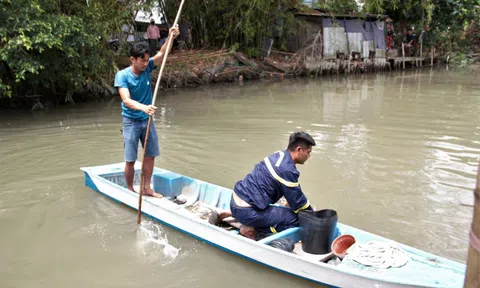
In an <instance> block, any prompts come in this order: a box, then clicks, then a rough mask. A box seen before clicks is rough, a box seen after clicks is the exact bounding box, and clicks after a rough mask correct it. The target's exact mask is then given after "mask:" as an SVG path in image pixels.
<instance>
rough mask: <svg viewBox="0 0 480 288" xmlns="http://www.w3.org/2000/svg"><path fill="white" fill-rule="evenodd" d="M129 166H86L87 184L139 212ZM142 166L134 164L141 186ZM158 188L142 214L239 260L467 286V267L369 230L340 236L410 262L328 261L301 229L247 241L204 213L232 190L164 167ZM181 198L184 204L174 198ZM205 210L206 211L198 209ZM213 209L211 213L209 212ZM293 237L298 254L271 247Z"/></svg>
mask: <svg viewBox="0 0 480 288" xmlns="http://www.w3.org/2000/svg"><path fill="white" fill-rule="evenodd" d="M124 165H125V164H124V163H117V164H110V165H104V166H94V167H84V168H81V169H82V170H83V171H84V173H85V185H86V186H88V187H90V188H91V189H93V190H95V191H97V192H100V193H102V194H104V195H106V196H108V197H110V198H111V199H114V200H116V201H118V202H120V203H123V204H125V205H127V206H128V207H131V208H133V209H135V210H136V209H137V208H138V197H139V195H138V194H137V193H134V192H132V191H129V190H128V189H126V183H125V177H124ZM140 169H141V163H140V162H137V163H136V165H135V171H136V172H135V184H137V185H138V183H139V177H140ZM152 186H153V188H154V189H155V190H156V191H157V192H159V193H162V194H163V195H164V196H165V197H163V198H161V199H159V198H153V197H147V196H144V197H143V202H142V212H143V213H144V215H148V216H150V217H151V218H153V219H155V220H156V221H159V222H160V223H162V224H164V225H167V226H170V227H173V228H175V229H177V230H179V231H181V232H183V233H185V234H188V235H190V236H192V237H194V238H197V239H200V240H202V241H204V242H206V243H208V244H210V245H213V246H215V247H218V248H220V249H223V250H225V251H227V252H230V253H232V254H234V255H237V256H239V257H243V258H246V259H248V260H251V261H253V262H257V263H259V264H263V265H266V266H268V267H271V268H274V269H276V270H278V271H281V272H284V273H288V274H291V275H294V276H297V277H301V278H304V279H308V280H310V281H313V282H316V283H321V284H323V285H327V286H331V287H463V282H464V277H465V271H466V266H465V265H464V264H461V263H458V262H455V261H451V260H448V259H445V258H442V257H438V256H436V255H433V254H430V253H427V252H424V251H421V250H418V249H415V248H412V247H409V246H406V245H403V244H400V243H397V242H394V241H392V240H389V239H386V238H383V237H380V236H377V235H374V234H371V233H368V232H366V231H363V230H360V229H356V228H354V227H350V226H347V225H345V224H342V223H338V224H337V234H338V235H341V234H351V235H353V236H354V237H355V238H356V241H357V243H367V242H369V241H373V240H375V241H379V242H382V243H386V244H389V245H392V246H395V247H398V248H400V249H401V250H402V251H403V252H405V253H406V255H408V262H407V263H406V264H405V265H403V266H402V267H399V268H387V269H385V268H376V267H372V266H366V265H362V264H360V263H359V262H357V261H355V260H353V259H348V257H346V258H345V259H344V260H343V261H341V262H339V261H327V260H329V258H331V256H332V254H331V253H330V254H326V255H313V254H308V253H305V252H303V250H302V248H301V245H300V243H298V241H299V240H300V228H298V227H297V228H291V229H288V230H286V231H282V232H280V233H278V234H274V235H272V236H269V237H267V238H264V239H262V240H260V241H254V240H251V239H248V238H246V237H243V236H242V235H240V234H239V233H238V230H237V229H234V228H233V227H227V228H225V227H219V226H215V225H212V224H210V223H209V222H208V221H207V220H206V219H204V218H205V217H202V213H199V211H200V212H201V211H202V209H204V208H205V207H216V208H220V209H229V207H230V199H231V195H232V190H231V189H228V188H225V187H221V186H217V185H215V184H211V183H207V182H204V181H201V180H198V179H193V178H190V177H188V176H185V175H181V174H178V173H174V172H172V171H168V170H165V169H160V168H156V167H155V169H154V172H153V176H152ZM178 195H181V197H183V198H185V199H187V202H186V203H184V204H176V203H174V202H173V201H172V200H173V199H174V197H176V196H178ZM201 207H203V208H202V209H199V208H201ZM207 210H208V209H207ZM284 237H289V238H290V239H292V240H294V241H295V242H297V244H296V245H295V250H293V252H286V251H283V250H280V249H277V248H274V247H272V246H270V245H268V244H269V243H270V242H271V241H272V240H275V239H281V238H284Z"/></svg>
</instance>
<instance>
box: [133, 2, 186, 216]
mask: <svg viewBox="0 0 480 288" xmlns="http://www.w3.org/2000/svg"><path fill="white" fill-rule="evenodd" d="M183 3H185V0H182V2H180V6H179V7H178V12H177V17H176V18H175V21H174V22H173V26H172V27H175V26H176V25H177V23H178V18H180V13H181V12H182V8H183ZM170 42H172V38H171V37H168V41H167V50H166V51H165V56H163V60H162V66H160V72H159V73H158V78H157V84H156V85H155V92H154V93H153V99H152V105H153V104H155V100H156V98H157V92H158V87H159V86H160V79H162V73H163V69H164V68H165V63H166V62H167V56H168V53H169V52H170V49H169V48H170V45H171V43H170ZM152 118H153V116H150V117H148V124H147V133H146V135H145V143H144V145H143V160H142V173H141V175H140V191H139V193H140V195H139V197H138V217H137V224H140V221H141V220H142V195H143V182H144V181H143V177H144V176H143V171H144V170H145V154H146V151H147V149H146V148H147V143H148V135H149V134H150V125H151V124H152Z"/></svg>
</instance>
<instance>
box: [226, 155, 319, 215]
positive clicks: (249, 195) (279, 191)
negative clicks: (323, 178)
mask: <svg viewBox="0 0 480 288" xmlns="http://www.w3.org/2000/svg"><path fill="white" fill-rule="evenodd" d="M299 177H300V172H298V170H297V167H296V166H295V163H294V162H293V160H292V157H291V155H290V152H289V151H288V150H284V151H278V152H275V153H273V154H271V155H269V156H268V157H265V159H264V160H263V161H261V162H259V163H258V164H256V165H255V167H254V168H253V170H252V172H250V173H249V174H247V176H245V178H244V179H243V180H240V181H238V182H237V183H236V184H235V187H234V191H235V194H237V195H238V197H240V198H241V199H242V200H244V201H245V202H247V203H248V204H250V205H251V206H252V207H254V208H256V209H259V210H263V209H265V208H266V207H267V206H268V205H270V204H273V203H275V202H277V201H278V200H279V199H280V198H282V196H285V199H286V200H287V202H288V205H289V206H290V208H291V209H292V210H293V211H295V212H296V213H298V212H299V211H301V210H304V209H307V208H309V209H311V207H310V202H309V201H308V200H307V197H305V195H304V194H303V192H302V189H301V187H300V184H299V183H298V178H299Z"/></svg>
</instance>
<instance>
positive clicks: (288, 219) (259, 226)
mask: <svg viewBox="0 0 480 288" xmlns="http://www.w3.org/2000/svg"><path fill="white" fill-rule="evenodd" d="M230 211H231V212H232V216H233V217H234V218H235V219H237V220H238V221H239V222H240V223H242V224H244V225H247V226H251V227H253V228H255V231H256V232H257V233H262V234H272V233H273V234H275V233H278V232H280V231H283V230H286V229H288V228H292V227H296V226H298V215H297V214H296V213H295V212H293V210H292V209H290V208H288V207H285V206H275V205H270V206H268V207H267V208H266V209H264V210H257V209H255V208H253V207H240V206H237V205H236V204H235V202H234V201H233V197H232V199H231V200H230Z"/></svg>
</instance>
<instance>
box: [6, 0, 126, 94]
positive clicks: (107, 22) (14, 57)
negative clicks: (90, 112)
mask: <svg viewBox="0 0 480 288" xmlns="http://www.w3.org/2000/svg"><path fill="white" fill-rule="evenodd" d="M0 1H1V2H0V18H1V19H3V23H2V25H1V26H0V60H1V64H0V65H1V66H0V68H1V70H0V75H1V80H0V96H2V95H3V96H12V95H25V94H47V93H49V94H50V95H51V94H53V95H55V94H57V93H58V94H60V95H65V100H67V101H68V100H70V101H71V100H72V98H71V95H72V93H73V92H74V91H77V90H79V89H81V88H84V87H85V86H86V85H89V84H91V83H102V82H106V81H108V82H110V80H109V79H106V78H105V77H109V76H111V73H113V70H114V66H113V65H112V63H114V61H113V54H112V53H111V52H110V51H109V50H108V49H105V46H106V45H105V43H106V41H107V40H108V37H109V32H111V31H113V30H115V29H116V27H118V22H120V21H121V20H122V19H123V18H126V17H127V16H128V14H129V12H128V11H129V10H128V9H126V7H125V6H123V5H122V3H120V2H119V1H116V0H115V1H114V0H106V1H93V0H90V1H89V2H87V1H76V0H58V1H57V0H0ZM130 18H131V17H130Z"/></svg>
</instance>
